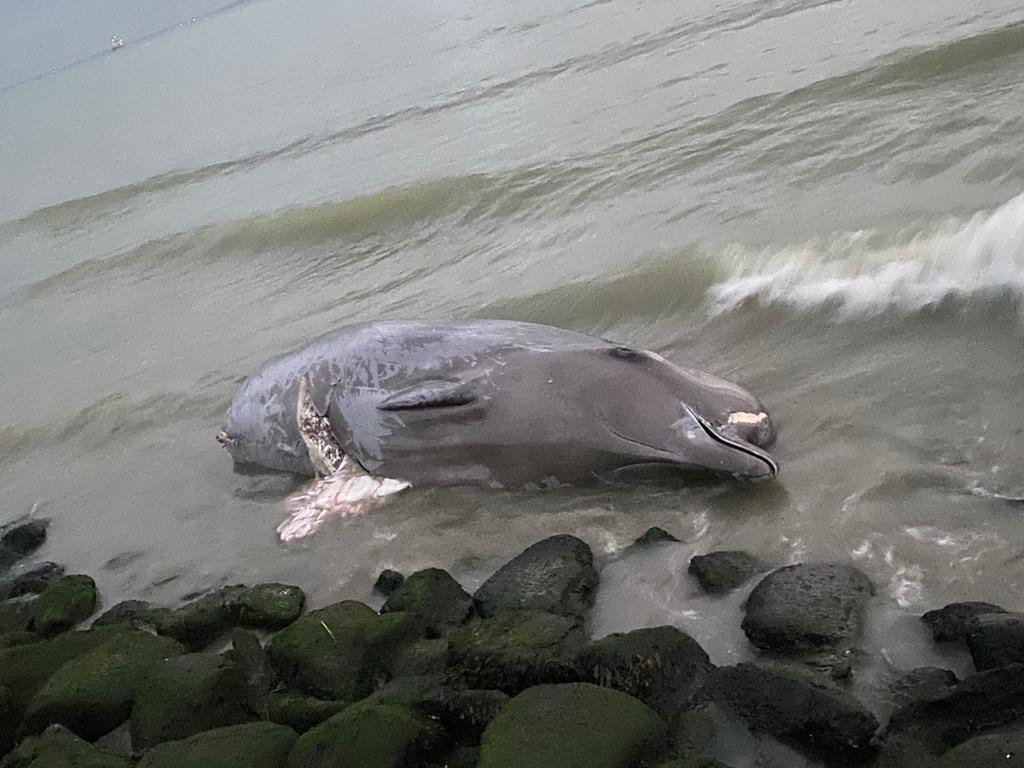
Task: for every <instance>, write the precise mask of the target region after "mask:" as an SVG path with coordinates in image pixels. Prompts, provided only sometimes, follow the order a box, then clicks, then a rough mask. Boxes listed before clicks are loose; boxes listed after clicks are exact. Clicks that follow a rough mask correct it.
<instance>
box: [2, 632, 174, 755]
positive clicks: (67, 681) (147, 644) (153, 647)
mask: <svg viewBox="0 0 1024 768" xmlns="http://www.w3.org/2000/svg"><path fill="white" fill-rule="evenodd" d="M23 647H24V648H29V649H30V648H32V646H23ZM18 650H20V648H13V649H11V651H18ZM183 650H184V649H183V648H182V647H181V645H179V644H178V643H176V642H175V641H173V640H169V639H167V638H165V637H155V636H153V635H150V634H147V633H145V632H141V631H137V630H122V631H121V632H119V633H117V634H116V635H115V636H113V637H111V638H109V639H108V640H107V641H106V642H104V643H102V644H100V645H98V646H96V647H94V648H92V649H91V650H89V651H87V652H85V653H83V654H81V655H80V656H78V657H77V658H75V659H72V660H71V661H68V662H67V663H66V664H64V665H63V666H61V667H60V669H58V670H57V671H56V672H55V673H54V674H53V675H52V676H50V678H49V679H48V680H47V681H46V683H45V684H43V686H42V687H41V688H40V689H39V691H38V692H37V693H36V694H35V696H33V697H32V700H31V702H29V705H28V708H27V710H26V712H25V718H24V720H23V722H22V725H21V732H22V734H31V733H38V732H39V731H41V730H42V729H43V728H45V727H46V726H47V725H50V724H51V723H60V724H62V725H65V726H67V727H68V728H70V729H71V730H72V731H74V732H75V733H76V734H78V735H79V736H81V737H82V738H85V739H88V740H90V741H93V740H95V739H98V738H99V737H100V736H102V735H103V734H105V733H106V732H107V731H110V730H112V729H113V728H116V727H117V726H118V725H120V724H121V723H122V722H124V721H125V720H126V719H127V718H128V715H129V714H130V713H131V709H132V703H133V701H134V699H135V696H136V694H137V693H138V691H139V690H140V688H141V687H142V686H143V685H144V684H145V682H146V677H147V675H148V674H149V672H150V671H151V670H152V669H153V668H154V666H155V665H156V664H158V663H160V662H161V661H162V660H163V659H165V658H167V657H168V656H178V655H180V654H181V653H182V652H183Z"/></svg>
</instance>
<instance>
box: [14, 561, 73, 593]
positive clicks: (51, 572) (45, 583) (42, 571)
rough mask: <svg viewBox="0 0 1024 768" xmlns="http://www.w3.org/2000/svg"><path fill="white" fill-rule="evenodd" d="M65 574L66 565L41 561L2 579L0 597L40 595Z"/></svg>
mask: <svg viewBox="0 0 1024 768" xmlns="http://www.w3.org/2000/svg"><path fill="white" fill-rule="evenodd" d="M63 575H64V566H63V565H57V563H50V562H45V563H39V564H38V565H35V566H33V567H32V568H29V569H28V570H26V571H24V572H23V573H19V574H18V575H17V576H13V577H12V578H10V579H7V580H0V598H3V599H6V598H8V597H21V596H22V595H38V594H39V593H40V592H43V591H45V590H46V588H47V587H49V586H50V585H51V584H53V583H54V582H55V581H57V580H58V579H59V578H60V577H61V576H63Z"/></svg>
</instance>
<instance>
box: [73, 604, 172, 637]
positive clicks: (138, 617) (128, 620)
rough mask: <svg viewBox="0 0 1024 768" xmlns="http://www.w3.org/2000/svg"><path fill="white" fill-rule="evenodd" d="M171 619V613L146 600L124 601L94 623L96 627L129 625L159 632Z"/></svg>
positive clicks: (105, 612)
mask: <svg viewBox="0 0 1024 768" xmlns="http://www.w3.org/2000/svg"><path fill="white" fill-rule="evenodd" d="M170 619H171V611H170V610H169V609H167V608H163V607H161V606H157V605H153V604H152V603H147V602H146V601H145V600H124V601H122V602H120V603H118V604H117V605H115V606H114V607H113V608H111V609H110V610H108V611H104V612H103V613H101V614H100V615H99V617H98V618H97V619H96V620H95V621H94V622H93V623H92V625H93V626H94V627H105V626H108V625H111V624H127V625H128V626H130V627H139V628H144V629H152V630H157V629H159V628H161V627H164V626H165V625H166V624H167V623H168V622H169V621H170Z"/></svg>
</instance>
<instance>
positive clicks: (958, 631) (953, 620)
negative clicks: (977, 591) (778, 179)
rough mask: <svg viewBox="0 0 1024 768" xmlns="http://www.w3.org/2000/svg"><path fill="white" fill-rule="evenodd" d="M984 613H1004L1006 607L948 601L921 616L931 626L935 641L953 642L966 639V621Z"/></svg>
mask: <svg viewBox="0 0 1024 768" xmlns="http://www.w3.org/2000/svg"><path fill="white" fill-rule="evenodd" d="M985 613H1006V609H1005V608H1000V607H999V606H998V605H993V604H992V603H978V602H966V603H950V604H949V605H947V606H945V607H944V608H938V609H936V610H934V611H928V612H927V613H926V614H924V615H923V616H922V617H921V618H922V619H923V620H924V623H925V624H927V625H928V626H929V628H931V630H932V637H934V638H935V641H936V642H941V643H955V642H960V641H961V640H966V639H967V625H968V623H970V621H971V619H973V618H974V617H975V616H980V615H982V614H985Z"/></svg>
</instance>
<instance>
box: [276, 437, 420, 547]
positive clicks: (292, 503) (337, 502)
mask: <svg viewBox="0 0 1024 768" xmlns="http://www.w3.org/2000/svg"><path fill="white" fill-rule="evenodd" d="M408 487H409V483H407V482H405V481H404V480H394V479H392V478H388V477H385V478H378V477H374V476H373V475H371V474H370V473H369V472H367V471H366V470H365V469H363V468H362V467H361V466H360V465H359V463H358V462H356V461H352V460H351V459H349V458H348V457H347V456H346V457H344V458H343V459H342V461H341V466H340V467H338V469H337V470H336V471H335V472H334V474H332V475H328V476H327V477H324V478H321V479H319V480H316V481H314V482H313V483H311V484H310V485H307V486H306V487H305V488H303V489H302V490H300V491H297V492H296V493H293V494H292V495H291V496H289V497H288V498H287V499H285V502H284V508H285V511H286V512H287V513H288V517H287V519H286V520H285V521H284V522H283V523H281V524H280V525H279V526H278V527H277V535H278V536H279V537H280V538H281V541H285V542H287V541H294V540H296V539H301V538H304V537H306V536H309V535H310V534H311V533H314V532H315V531H317V530H318V529H319V528H320V527H321V526H323V524H324V523H325V522H327V520H328V519H330V518H331V517H332V516H336V517H351V516H354V515H364V514H366V513H367V512H369V511H370V510H371V509H373V508H374V507H375V506H377V505H378V504H380V503H381V502H382V501H383V500H384V499H385V498H387V497H388V496H391V495H392V494H395V493H398V492H399V491H404V490H405V489H406V488H408Z"/></svg>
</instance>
